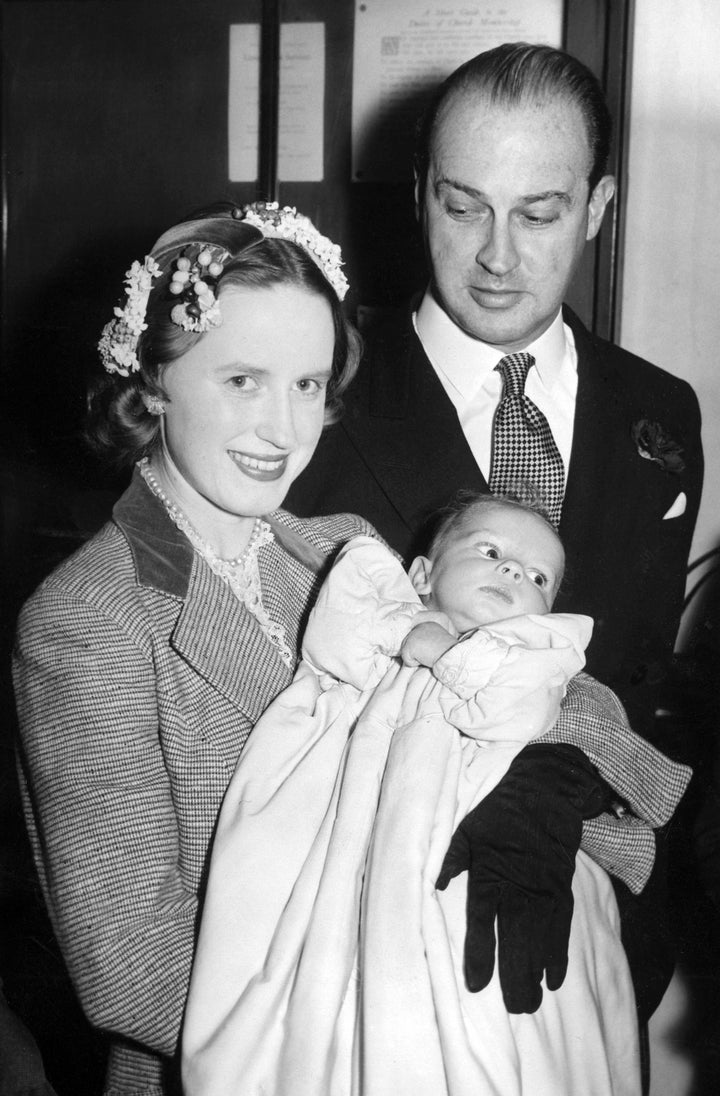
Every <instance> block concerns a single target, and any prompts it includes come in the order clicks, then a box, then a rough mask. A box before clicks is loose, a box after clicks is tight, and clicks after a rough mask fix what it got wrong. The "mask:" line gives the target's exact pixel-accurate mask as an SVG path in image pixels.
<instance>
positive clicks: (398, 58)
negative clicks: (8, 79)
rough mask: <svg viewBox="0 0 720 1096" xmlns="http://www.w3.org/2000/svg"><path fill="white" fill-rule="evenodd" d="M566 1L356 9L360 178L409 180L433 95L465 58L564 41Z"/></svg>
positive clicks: (382, 3) (417, 2) (399, 3)
mask: <svg viewBox="0 0 720 1096" xmlns="http://www.w3.org/2000/svg"><path fill="white" fill-rule="evenodd" d="M562 12H563V0H505V3H502V4H497V3H494V4H490V3H467V2H466V3H428V0H392V3H387V0H362V2H358V3H356V5H355V51H354V64H353V102H352V177H353V179H356V180H365V181H384V182H393V181H397V182H399V181H402V180H403V179H409V178H410V173H411V171H412V148H413V134H414V129H415V123H416V121H417V118H418V116H419V114H420V113H421V111H422V109H423V106H424V103H425V102H426V101H427V98H428V95H429V93H430V91H431V90H432V89H433V88H434V87H436V86H437V84H438V83H439V82H440V81H441V80H444V79H445V77H446V76H448V75H449V74H450V73H451V72H452V71H453V69H455V68H457V66H458V65H460V64H462V63H463V61H467V60H469V58H470V57H474V56H475V54H476V53H481V52H482V50H485V49H491V48H492V47H493V46H498V45H500V44H501V43H502V42H535V43H539V44H543V45H549V46H560V45H561V44H562Z"/></svg>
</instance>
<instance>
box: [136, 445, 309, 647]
mask: <svg viewBox="0 0 720 1096" xmlns="http://www.w3.org/2000/svg"><path fill="white" fill-rule="evenodd" d="M138 468H139V469H140V475H141V476H142V478H143V479H144V480H145V483H146V484H147V485H148V487H149V488H150V490H151V491H152V493H153V494H154V495H155V496H156V497H157V498H158V499H160V501H161V502H162V504H163V506H164V507H165V509H166V511H167V514H168V517H169V518H170V519H171V520H172V522H173V523H174V524H175V525H176V526H177V527H178V529H179V530H180V532H181V533H184V534H185V536H186V537H187V539H188V540H189V541H190V543H191V544H192V546H193V548H194V549H195V551H196V552H197V553H198V555H199V556H201V557H202V558H203V559H204V560H205V562H206V563H207V564H208V566H209V567H210V570H211V571H212V572H213V574H216V575H218V577H219V578H221V579H222V580H223V582H225V583H227V585H228V586H229V587H230V589H231V590H232V592H233V593H234V594H235V596H236V598H237V599H238V601H240V602H241V603H242V604H243V605H244V606H245V608H246V609H247V610H248V611H249V612H250V613H252V615H253V616H254V617H255V619H256V620H257V622H258V624H259V625H260V628H261V629H262V631H263V634H264V635H266V636H267V638H268V639H269V640H270V642H271V643H272V644H273V645H274V646H275V647H277V649H278V651H279V652H280V657H281V658H282V660H283V662H284V663H285V664H286V665H288V666H290V667H291V668H292V667H293V666H294V664H295V660H294V657H293V654H292V651H291V650H290V646H289V644H288V641H287V635H286V633H285V629H284V627H283V626H282V624H275V623H274V622H273V621H272V620H271V619H270V616H269V615H268V612H267V610H266V608H265V606H264V605H263V602H262V581H261V578H260V570H259V566H258V553H259V551H260V549H261V548H264V547H265V545H267V544H272V543H273V542H274V540H275V537H274V536H273V531H272V529H271V528H270V526H269V525H268V523H267V522H266V521H263V520H262V518H256V519H255V524H254V525H253V530H252V533H251V534H250V540H249V541H248V542H247V544H246V546H245V548H244V549H243V551H242V552H241V553H240V555H239V556H237V557H236V558H235V559H221V558H220V556H218V554H217V552H216V551H215V549H214V548H213V547H212V545H210V544H208V542H207V541H206V540H203V539H202V537H201V536H200V534H199V533H198V531H197V529H195V527H194V526H193V525H192V524H191V523H190V521H189V520H188V519H187V518H186V517H185V515H184V514H183V512H182V510H180V508H179V507H178V506H176V505H175V503H174V502H173V501H172V499H169V498H168V497H167V495H166V494H165V492H164V491H163V489H162V488H161V486H160V484H159V483H158V481H157V480H156V478H155V474H154V473H153V471H152V469H151V468H150V461H149V458H148V457H143V459H142V460H141V461H139V463H138Z"/></svg>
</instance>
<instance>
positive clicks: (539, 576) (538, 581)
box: [527, 569, 548, 589]
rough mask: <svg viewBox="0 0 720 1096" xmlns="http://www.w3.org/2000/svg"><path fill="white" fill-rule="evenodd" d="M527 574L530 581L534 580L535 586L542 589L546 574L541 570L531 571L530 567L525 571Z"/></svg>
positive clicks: (545, 583)
mask: <svg viewBox="0 0 720 1096" xmlns="http://www.w3.org/2000/svg"><path fill="white" fill-rule="evenodd" d="M527 576H528V578H529V579H530V581H531V582H534V583H535V585H536V586H540V587H541V588H542V589H544V588H545V587H546V586H547V584H548V580H547V575H544V574H543V573H542V571H533V570H532V569H531V570H529V571H528V572H527Z"/></svg>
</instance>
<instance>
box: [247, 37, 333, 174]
mask: <svg viewBox="0 0 720 1096" xmlns="http://www.w3.org/2000/svg"><path fill="white" fill-rule="evenodd" d="M324 112H325V24H324V23H283V24H282V25H281V27H280V99H279V103H278V178H279V179H281V180H283V182H298V183H314V182H321V181H322V178H323V139H324V127H323V118H324ZM259 125H260V25H259V24H258V23H242V24H237V25H234V26H231V27H230V81H229V92H228V171H229V177H230V180H231V181H232V182H237V183H252V182H254V181H255V180H256V179H257V177H258V137H259Z"/></svg>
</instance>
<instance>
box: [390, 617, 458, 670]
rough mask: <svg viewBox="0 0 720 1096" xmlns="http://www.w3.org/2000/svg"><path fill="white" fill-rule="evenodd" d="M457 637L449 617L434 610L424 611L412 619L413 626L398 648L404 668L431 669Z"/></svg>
mask: <svg viewBox="0 0 720 1096" xmlns="http://www.w3.org/2000/svg"><path fill="white" fill-rule="evenodd" d="M457 639H458V635H457V632H456V630H455V628H454V627H453V624H452V621H451V620H450V617H448V616H446V615H445V613H441V612H439V611H435V610H434V609H425V610H424V611H423V612H421V613H418V614H417V616H416V617H414V618H413V626H412V628H411V630H410V631H409V632H408V634H407V635H406V636H405V639H404V640H403V642H402V646H401V647H400V657H401V658H402V660H403V663H404V664H405V665H406V666H427V667H431V666H433V665H434V663H435V662H437V660H438V659H439V658H440V657H441V656H442V655H444V654H445V652H446V651H449V650H450V648H451V647H453V646H454V645H455V644H456V643H457Z"/></svg>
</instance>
